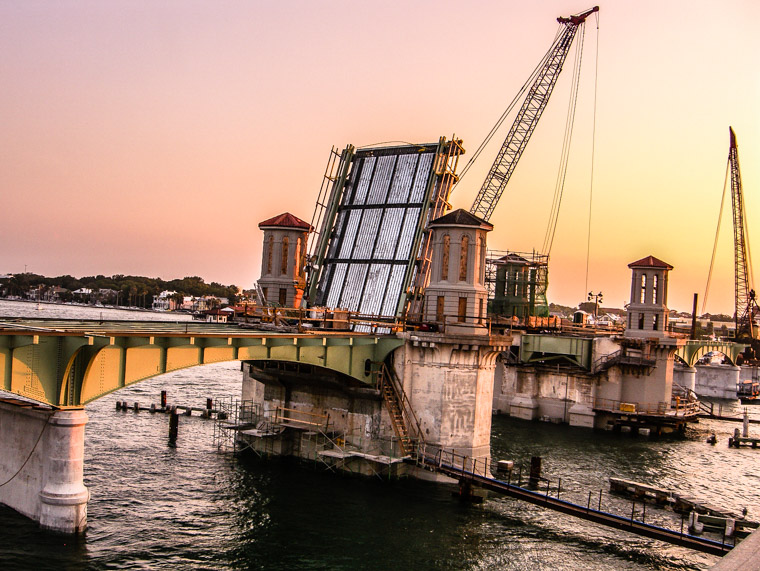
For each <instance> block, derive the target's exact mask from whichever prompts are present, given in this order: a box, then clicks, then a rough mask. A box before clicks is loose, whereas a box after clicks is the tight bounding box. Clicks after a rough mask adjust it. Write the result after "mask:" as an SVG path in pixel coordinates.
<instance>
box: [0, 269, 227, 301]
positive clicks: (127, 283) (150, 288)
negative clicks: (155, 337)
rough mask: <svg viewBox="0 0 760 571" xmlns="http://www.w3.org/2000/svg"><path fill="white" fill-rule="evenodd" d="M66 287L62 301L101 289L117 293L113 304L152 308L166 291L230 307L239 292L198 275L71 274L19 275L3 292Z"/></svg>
mask: <svg viewBox="0 0 760 571" xmlns="http://www.w3.org/2000/svg"><path fill="white" fill-rule="evenodd" d="M55 287H59V288H64V289H66V290H68V291H65V292H60V293H59V294H58V296H57V297H58V298H59V299H60V300H61V301H72V300H73V299H74V294H73V293H72V292H74V291H76V290H78V289H82V288H87V289H90V290H93V291H95V292H97V291H99V290H113V292H115V293H113V294H111V297H112V298H115V299H108V300H104V301H107V302H108V303H110V304H113V305H123V306H129V307H132V306H139V307H151V305H152V304H153V298H154V297H156V296H158V294H160V293H161V292H162V291H167V290H168V291H175V292H177V297H178V298H180V297H181V296H192V297H203V296H207V295H208V296H215V297H224V298H227V299H228V300H229V302H230V304H234V303H236V302H237V299H238V295H239V289H238V287H237V286H235V285H229V286H226V285H222V284H220V283H217V282H211V283H209V284H207V283H206V282H204V281H203V278H201V277H198V276H191V277H185V278H182V279H177V280H169V281H166V280H162V279H161V278H148V277H144V276H125V275H121V274H116V275H113V276H110V277H108V276H103V275H97V276H85V277H82V278H75V277H73V276H70V275H65V276H57V277H45V276H41V275H39V274H33V273H23V274H15V275H13V276H11V277H10V278H8V279H7V280H3V284H2V288H0V289H2V290H3V291H4V292H5V295H6V296H18V297H27V296H28V293H29V292H30V291H33V290H35V289H36V290H38V291H41V292H42V293H44V292H46V291H47V290H49V289H50V288H55Z"/></svg>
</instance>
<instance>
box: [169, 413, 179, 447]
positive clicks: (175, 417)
mask: <svg viewBox="0 0 760 571" xmlns="http://www.w3.org/2000/svg"><path fill="white" fill-rule="evenodd" d="M178 432H179V414H177V409H176V408H175V409H173V410H172V411H171V414H170V415H169V447H170V448H176V447H177V433H178Z"/></svg>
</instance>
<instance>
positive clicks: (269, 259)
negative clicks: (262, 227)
mask: <svg viewBox="0 0 760 571" xmlns="http://www.w3.org/2000/svg"><path fill="white" fill-rule="evenodd" d="M273 253H274V236H272V235H271V234H270V235H269V240H268V244H267V274H271V273H272V255H273Z"/></svg>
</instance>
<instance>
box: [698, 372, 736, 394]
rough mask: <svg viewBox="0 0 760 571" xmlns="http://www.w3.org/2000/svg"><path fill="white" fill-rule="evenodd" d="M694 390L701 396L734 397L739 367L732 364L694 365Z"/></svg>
mask: <svg viewBox="0 0 760 571" xmlns="http://www.w3.org/2000/svg"><path fill="white" fill-rule="evenodd" d="M696 371H697V373H696V383H695V388H694V390H695V391H696V392H697V394H698V395H699V396H701V397H713V398H720V399H736V385H737V383H738V382H739V380H740V379H739V374H740V373H741V367H736V366H734V365H704V366H697V367H696Z"/></svg>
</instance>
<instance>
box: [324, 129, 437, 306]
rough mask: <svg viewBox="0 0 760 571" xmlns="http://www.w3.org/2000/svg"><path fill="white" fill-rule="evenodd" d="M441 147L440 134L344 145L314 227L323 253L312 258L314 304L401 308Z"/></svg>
mask: <svg viewBox="0 0 760 571" xmlns="http://www.w3.org/2000/svg"><path fill="white" fill-rule="evenodd" d="M445 146H446V145H445V139H441V141H440V142H439V143H435V144H424V145H404V146H395V147H381V148H373V149H364V150H358V151H355V152H354V151H353V147H350V146H349V147H348V148H347V149H346V151H344V152H343V155H342V157H341V165H340V166H339V167H338V172H339V173H341V174H339V175H338V176H337V177H336V179H335V183H334V184H333V187H332V190H331V193H330V198H329V200H328V201H327V203H326V205H325V207H326V209H327V212H328V215H326V216H325V217H324V222H323V227H322V231H321V232H320V233H319V234H320V237H321V239H322V240H324V246H323V248H321V249H322V251H323V252H324V254H323V257H322V259H319V255H318V256H317V259H315V260H314V261H313V262H314V272H315V274H314V276H313V279H314V280H315V282H314V283H315V287H314V289H313V290H312V292H313V295H312V296H311V303H312V304H313V305H318V306H326V307H330V308H341V309H347V310H349V311H351V312H357V313H359V314H362V315H372V316H379V317H399V316H400V315H401V313H403V311H404V307H405V303H406V294H407V291H408V289H409V287H410V284H411V283H412V279H413V277H414V273H415V271H416V262H417V260H418V257H419V252H420V244H421V242H422V236H423V232H424V230H425V228H426V225H427V222H428V218H429V213H430V205H431V200H432V199H431V195H432V194H433V192H434V190H435V189H436V188H437V186H436V182H437V179H438V174H437V173H436V166H440V164H439V163H440V162H441V161H440V160H437V157H438V156H439V154H440V153H442V152H444V153H445V149H444V147H445ZM443 159H444V161H443V162H445V159H446V156H445V154H444V155H443ZM445 198H448V193H446V196H445ZM319 250H320V249H319V248H317V251H318V252H319Z"/></svg>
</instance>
